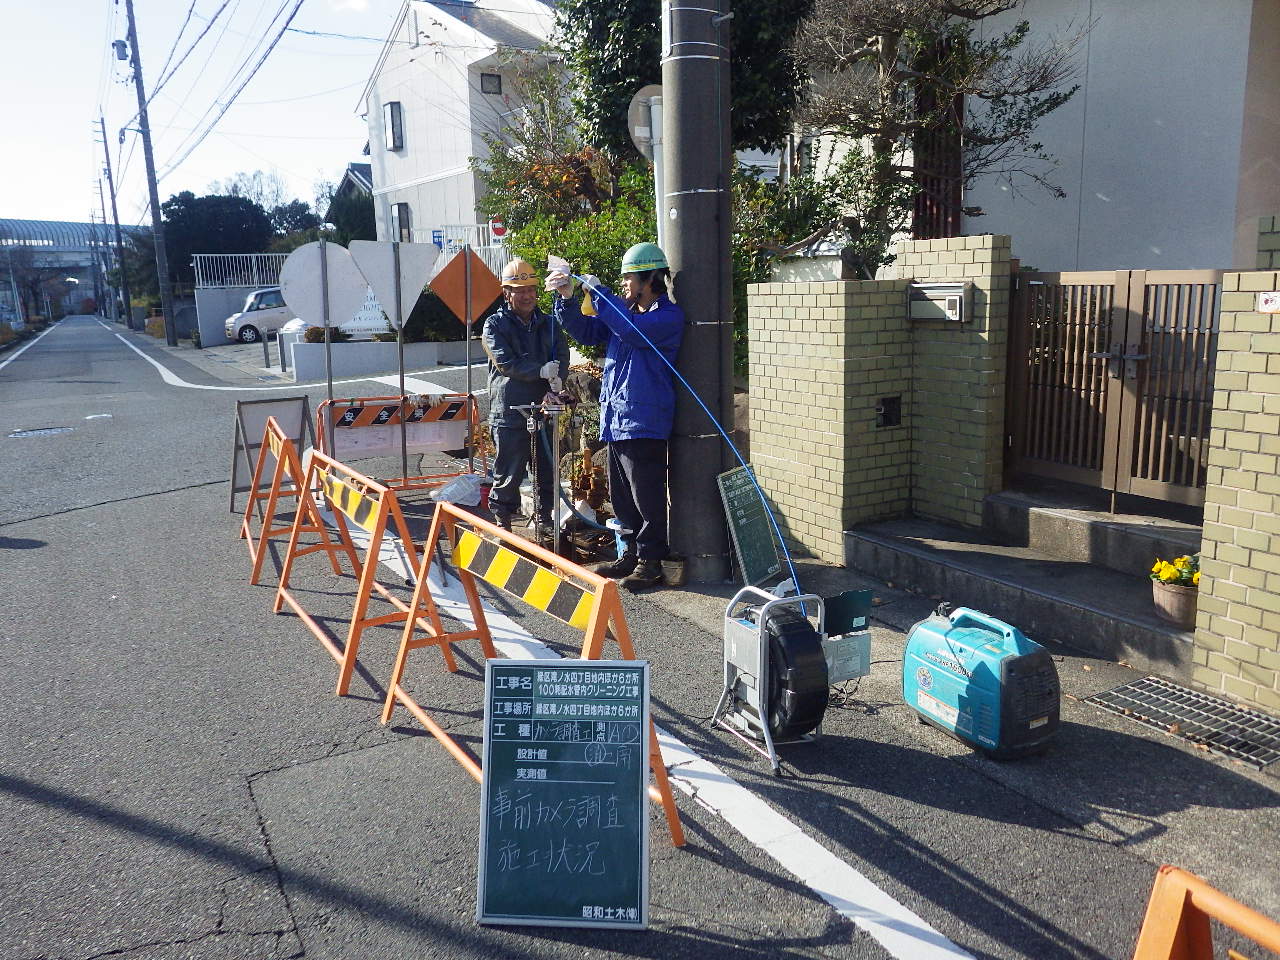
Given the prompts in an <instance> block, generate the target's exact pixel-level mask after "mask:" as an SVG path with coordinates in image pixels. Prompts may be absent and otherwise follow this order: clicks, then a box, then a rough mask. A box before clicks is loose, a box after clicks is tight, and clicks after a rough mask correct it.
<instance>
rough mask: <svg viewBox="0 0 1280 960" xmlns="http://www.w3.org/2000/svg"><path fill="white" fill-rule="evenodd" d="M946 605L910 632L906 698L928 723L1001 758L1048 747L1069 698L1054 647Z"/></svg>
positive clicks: (904, 670) (904, 666) (904, 672)
mask: <svg viewBox="0 0 1280 960" xmlns="http://www.w3.org/2000/svg"><path fill="white" fill-rule="evenodd" d="M946 609H947V607H946V604H943V605H941V606H939V608H938V612H937V613H935V614H934V615H933V616H931V617H929V618H927V619H925V620H921V621H920V622H919V623H917V624H916V625H915V626H913V627H912V628H911V632H910V633H909V634H908V635H907V647H906V651H905V653H904V654H903V657H902V699H903V700H905V701H906V703H907V706H908V707H910V708H911V709H913V710H915V711H916V713H917V715H918V716H919V718H920V719H921V720H922V721H923V722H925V723H929V724H932V725H933V726H935V727H938V728H939V729H941V730H945V731H946V732H947V733H950V734H952V735H953V736H955V737H956V738H957V739H959V740H962V741H964V742H965V743H967V744H969V745H970V746H972V747H976V748H977V749H978V750H980V751H982V752H983V753H986V754H988V755H990V756H992V757H995V758H996V759H999V760H1004V759H1009V758H1012V757H1021V756H1026V755H1027V754H1032V753H1038V752H1040V751H1041V750H1044V749H1045V748H1046V747H1048V746H1049V743H1050V741H1051V740H1052V739H1053V737H1054V734H1056V733H1057V731H1058V712H1059V705H1060V703H1061V688H1060V687H1059V685H1058V670H1057V667H1055V666H1054V663H1053V658H1052V657H1051V656H1049V651H1048V650H1046V649H1045V648H1044V647H1042V646H1040V644H1038V643H1036V642H1035V641H1034V640H1028V639H1027V638H1026V637H1025V636H1023V634H1022V632H1021V631H1020V630H1018V629H1016V628H1015V627H1011V626H1009V624H1007V623H1005V622H1004V621H1003V620H997V619H996V618H995V617H991V616H988V615H987V614H985V613H979V612H978V611H977V610H970V609H969V608H967V607H959V608H957V609H956V610H955V611H953V612H952V613H951V614H950V615H947V614H946Z"/></svg>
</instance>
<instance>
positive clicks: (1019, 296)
mask: <svg viewBox="0 0 1280 960" xmlns="http://www.w3.org/2000/svg"><path fill="white" fill-rule="evenodd" d="M1222 273H1223V271H1221V270H1121V271H1114V272H1113V271H1098V272H1077V273H1020V274H1015V277H1016V283H1015V291H1014V298H1013V308H1012V312H1011V315H1010V327H1011V328H1010V341H1009V343H1010V346H1009V359H1010V364H1009V385H1008V390H1009V394H1008V406H1007V412H1008V423H1009V439H1010V451H1009V452H1010V466H1011V468H1012V470H1013V471H1014V472H1017V473H1024V474H1034V475H1038V476H1044V477H1053V478H1057V479H1061V480H1069V481H1073V482H1075V483H1083V484H1087V485H1090V486H1095V487H1101V488H1102V489H1104V490H1112V491H1115V492H1116V493H1131V494H1136V495H1138V496H1142V497H1151V498H1154V499H1157V500H1169V501H1173V502H1177V503H1186V504H1192V505H1200V504H1203V503H1204V486H1205V468H1206V465H1207V457H1208V440H1209V419H1210V413H1211V410H1212V407H1213V366H1214V357H1215V354H1216V351H1217V341H1218V296H1219V291H1220V288H1221V282H1222Z"/></svg>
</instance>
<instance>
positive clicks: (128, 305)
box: [98, 114, 133, 330]
mask: <svg viewBox="0 0 1280 960" xmlns="http://www.w3.org/2000/svg"><path fill="white" fill-rule="evenodd" d="M98 129H99V130H101V131H102V152H103V154H104V155H105V156H106V158H107V168H106V169H107V189H108V190H109V191H110V192H111V219H112V220H113V221H114V222H115V225H116V264H117V265H118V269H119V270H120V297H121V299H122V300H124V323H125V326H126V327H128V328H129V329H130V330H132V329H133V302H132V301H131V300H130V299H129V272H128V271H127V270H126V269H125V268H124V241H123V240H122V239H121V238H120V214H119V212H118V211H117V210H116V182H115V180H114V179H112V176H111V145H110V144H109V143H108V142H107V124H106V121H105V120H103V119H102V114H98Z"/></svg>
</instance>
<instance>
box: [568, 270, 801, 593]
mask: <svg viewBox="0 0 1280 960" xmlns="http://www.w3.org/2000/svg"><path fill="white" fill-rule="evenodd" d="M570 276H572V277H573V278H574V279H575V280H577V281H578V282H579V283H582V284H583V286H584V287H586V283H585V282H584V281H583V279H582V277H580V276H578V275H577V274H576V273H573V274H570ZM602 286H603V285H602ZM586 289H587V290H588V291H590V289H591V288H590V287H586ZM599 300H600V301H601V302H603V303H605V304H608V306H609V307H610V308H611V309H612V310H613V311H614V312H615V313H617V314H618V315H619V316H621V317H622V319H623V320H625V321H626V322H627V324H628V325H629V326H630V327H631V329H632V330H634V331H635V332H636V333H638V334H639V335H640V339H641V340H643V341H644V342H645V343H647V344H648V345H649V348H650V349H651V350H653V352H654V353H656V354H657V355H658V357H659V359H661V360H662V362H663V363H665V364H666V365H667V367H668V368H669V369H670V370H671V372H672V373H673V374H674V375H675V378H676V379H677V380H679V381H680V383H681V384H682V385H683V386H684V388H685V389H686V390H688V391H689V396H691V397H693V399H694V401H695V402H696V403H697V404H698V406H699V407H701V408H702V412H703V413H705V414H706V415H707V419H709V420H710V421H711V423H712V425H713V426H714V427H715V428H716V430H717V431H718V432H719V433H720V436H721V437H723V438H724V442H725V443H727V444H728V445H729V449H730V450H732V451H733V455H734V456H735V457H736V458H737V459H738V463H740V464H742V466H743V468H744V469H745V470H746V471H747V476H748V477H749V478H750V480H751V485H752V486H753V487H755V491H756V493H757V494H758V495H759V497H760V503H761V504H763V505H764V512H765V516H767V517H768V518H769V524H770V526H772V527H773V534H774V536H775V537H777V538H778V544H779V545H780V546H781V547H782V555H783V557H784V558H785V559H786V561H787V569H788V570H790V571H791V582H792V583H793V584H795V588H796V593H803V591H802V590H801V589H800V576H799V574H797V573H796V567H795V563H793V562H792V559H791V551H790V550H788V549H787V542H786V541H785V540H784V539H783V538H782V530H781V529H780V528H779V527H778V518H777V517H775V516H774V514H773V509H772V508H771V507H770V506H769V501H768V498H766V497H765V495H764V490H762V489H761V488H760V484H759V483H757V482H756V474H755V471H754V470H752V469H751V467H750V465H749V464H748V463H747V461H746V460H744V459H743V458H742V454H741V453H739V452H738V448H737V447H736V446H735V445H734V443H733V440H731V439H730V438H729V434H727V433H725V430H724V427H723V426H721V425H720V421H719V420H717V419H716V418H715V415H714V414H713V413H712V412H711V411H710V410H708V409H707V405H706V404H705V403H703V402H702V398H701V397H700V396H698V392H697V391H696V390H694V389H693V387H692V386H690V385H689V381H688V380H686V379H685V378H684V377H682V376H681V375H680V371H679V370H677V369H676V367H675V364H673V363H672V362H671V361H670V360H668V359H667V358H666V357H665V356H664V355H663V353H662V351H661V350H659V349H658V348H657V347H656V346H654V344H653V341H652V340H650V339H649V338H648V337H647V336H646V335H645V332H644V331H643V330H641V329H640V328H639V327H638V326H637V325H636V323H635V321H633V320H632V319H631V318H630V317H629V316H627V312H626V311H625V310H623V309H622V308H621V307H619V306H618V305H617V304H616V303H614V302H613V299H612V297H608V296H604V297H600V298H599ZM592 302H593V303H594V302H595V298H593V300H592Z"/></svg>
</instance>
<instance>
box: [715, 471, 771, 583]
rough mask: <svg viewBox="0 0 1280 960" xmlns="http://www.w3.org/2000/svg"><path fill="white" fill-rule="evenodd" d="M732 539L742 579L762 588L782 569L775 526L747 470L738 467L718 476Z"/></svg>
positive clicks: (717, 481) (717, 479) (721, 497)
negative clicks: (775, 536) (762, 585)
mask: <svg viewBox="0 0 1280 960" xmlns="http://www.w3.org/2000/svg"><path fill="white" fill-rule="evenodd" d="M716 483H717V484H718V485H719V487H720V499H721V500H722V501H723V502H724V515H725V519H726V520H727V521H728V523H729V536H730V537H731V538H732V539H733V549H734V550H735V551H736V552H737V554H738V564H739V566H740V568H741V570H742V580H743V582H744V583H747V584H750V585H751V586H758V585H759V584H760V583H762V582H763V581H765V580H768V579H769V578H770V577H772V576H774V575H775V574H777V573H779V572H780V571H781V570H782V561H781V560H779V559H778V544H777V541H776V540H775V539H774V536H773V525H772V524H771V523H770V522H769V515H768V514H767V513H765V509H764V502H763V501H762V500H761V499H760V494H759V492H758V491H757V490H756V486H755V481H754V478H753V477H752V475H751V471H750V470H749V469H748V468H747V467H734V468H733V469H732V470H727V471H725V472H724V473H722V474H720V475H719V476H718V477H716Z"/></svg>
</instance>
